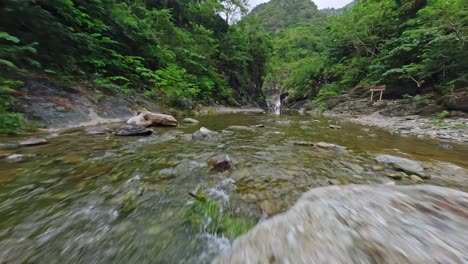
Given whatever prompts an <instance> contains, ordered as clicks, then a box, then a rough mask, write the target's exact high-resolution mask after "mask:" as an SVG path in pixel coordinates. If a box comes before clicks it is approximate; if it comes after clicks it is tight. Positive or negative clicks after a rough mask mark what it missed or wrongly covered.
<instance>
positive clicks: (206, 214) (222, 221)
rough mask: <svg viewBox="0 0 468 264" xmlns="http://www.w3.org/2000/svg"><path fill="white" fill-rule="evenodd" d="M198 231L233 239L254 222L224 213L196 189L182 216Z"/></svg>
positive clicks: (244, 231)
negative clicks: (192, 200) (193, 197)
mask: <svg viewBox="0 0 468 264" xmlns="http://www.w3.org/2000/svg"><path fill="white" fill-rule="evenodd" d="M184 219H185V221H187V222H188V223H190V224H191V225H192V226H193V227H194V228H195V229H197V231H198V232H207V233H212V234H217V235H222V236H225V237H227V238H230V239H234V238H236V237H238V236H240V235H242V234H244V233H246V232H247V231H248V230H249V229H251V228H252V227H253V226H254V225H255V223H254V222H253V221H251V220H249V219H247V220H246V219H242V218H239V217H235V216H231V215H228V214H224V213H223V211H222V208H221V206H220V205H219V204H218V203H217V202H216V201H214V200H211V199H210V198H209V197H208V196H207V195H206V193H204V192H203V191H198V192H197V194H196V195H195V200H194V202H193V204H192V205H191V206H190V208H189V209H188V211H187V212H186V213H185V216H184Z"/></svg>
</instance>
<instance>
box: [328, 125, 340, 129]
mask: <svg viewBox="0 0 468 264" xmlns="http://www.w3.org/2000/svg"><path fill="white" fill-rule="evenodd" d="M328 127H329V128H331V129H341V127H340V126H336V125H329V126H328Z"/></svg>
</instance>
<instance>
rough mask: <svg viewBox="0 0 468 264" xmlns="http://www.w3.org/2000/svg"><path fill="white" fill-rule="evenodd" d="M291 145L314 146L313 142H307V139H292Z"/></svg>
mask: <svg viewBox="0 0 468 264" xmlns="http://www.w3.org/2000/svg"><path fill="white" fill-rule="evenodd" d="M293 145H296V146H305V147H313V146H315V143H313V142H308V141H294V142H293Z"/></svg>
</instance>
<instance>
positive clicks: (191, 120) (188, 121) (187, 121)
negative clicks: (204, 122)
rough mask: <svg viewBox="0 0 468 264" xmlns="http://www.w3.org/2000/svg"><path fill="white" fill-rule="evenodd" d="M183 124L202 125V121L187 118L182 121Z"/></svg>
mask: <svg viewBox="0 0 468 264" xmlns="http://www.w3.org/2000/svg"><path fill="white" fill-rule="evenodd" d="M182 122H184V123H189V124H198V123H200V121H198V120H196V119H193V118H185V119H184V120H182Z"/></svg>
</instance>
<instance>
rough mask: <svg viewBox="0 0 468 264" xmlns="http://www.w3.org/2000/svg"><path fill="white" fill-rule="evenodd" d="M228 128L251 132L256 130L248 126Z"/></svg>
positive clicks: (229, 128)
mask: <svg viewBox="0 0 468 264" xmlns="http://www.w3.org/2000/svg"><path fill="white" fill-rule="evenodd" d="M226 129H228V130H240V131H249V132H254V131H255V129H254V128H252V127H246V126H229V127H227V128H226Z"/></svg>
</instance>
